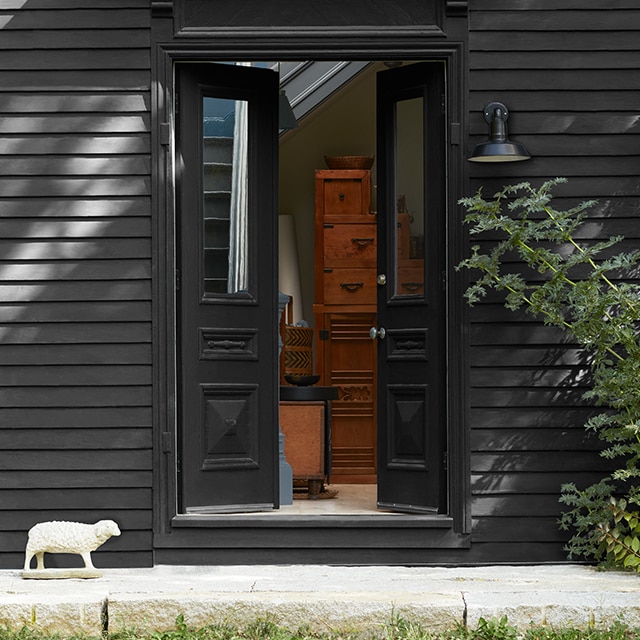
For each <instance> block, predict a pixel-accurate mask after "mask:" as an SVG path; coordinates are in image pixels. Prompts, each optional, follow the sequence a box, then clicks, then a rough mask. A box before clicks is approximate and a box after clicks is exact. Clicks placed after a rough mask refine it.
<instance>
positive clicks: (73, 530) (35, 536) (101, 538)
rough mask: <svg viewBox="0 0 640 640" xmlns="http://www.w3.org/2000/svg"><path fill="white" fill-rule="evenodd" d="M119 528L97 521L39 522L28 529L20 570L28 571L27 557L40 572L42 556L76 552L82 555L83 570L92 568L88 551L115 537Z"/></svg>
mask: <svg viewBox="0 0 640 640" xmlns="http://www.w3.org/2000/svg"><path fill="white" fill-rule="evenodd" d="M119 535H120V529H119V528H118V525H117V524H116V523H115V522H114V521H113V520H100V521H99V522H96V523H95V524H83V523H82V522H63V521H59V520H54V521H52V522H41V523H40V524H37V525H35V526H34V527H32V528H31V529H30V530H29V539H28V541H27V549H26V552H25V559H24V570H25V571H29V567H30V565H31V558H33V556H35V557H36V561H37V563H38V566H37V569H38V570H43V569H44V554H45V553H77V554H79V555H80V556H82V559H83V560H84V566H85V568H86V569H94V568H95V567H94V566H93V563H92V562H91V552H92V551H95V550H96V549H97V548H98V547H99V546H100V545H101V544H104V543H105V542H106V541H107V540H108V539H109V538H110V537H111V536H119Z"/></svg>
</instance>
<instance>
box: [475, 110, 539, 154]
mask: <svg viewBox="0 0 640 640" xmlns="http://www.w3.org/2000/svg"><path fill="white" fill-rule="evenodd" d="M508 117H509V110H508V109H507V107H505V105H504V104H502V102H490V103H489V104H488V105H487V106H486V107H485V108H484V119H485V120H486V121H487V123H488V124H489V125H491V133H490V134H489V140H487V141H486V142H481V143H480V144H477V145H476V146H475V148H474V149H473V151H472V152H471V155H470V156H469V160H471V161H472V162H518V161H519V160H529V158H531V156H530V155H529V152H528V151H527V148H526V147H525V146H524V145H523V144H521V143H519V142H512V141H511V140H509V138H508V137H507V118H508Z"/></svg>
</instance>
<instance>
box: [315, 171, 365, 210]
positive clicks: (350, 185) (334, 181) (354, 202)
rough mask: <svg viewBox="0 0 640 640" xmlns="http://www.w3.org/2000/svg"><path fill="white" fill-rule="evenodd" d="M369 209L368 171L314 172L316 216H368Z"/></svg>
mask: <svg viewBox="0 0 640 640" xmlns="http://www.w3.org/2000/svg"><path fill="white" fill-rule="evenodd" d="M370 208H371V173H370V172H369V171H361V170H354V171H323V170H317V171H316V212H317V214H318V215H325V216H326V215H348V214H351V215H353V214H355V215H361V214H365V213H366V214H368V213H369V209H370Z"/></svg>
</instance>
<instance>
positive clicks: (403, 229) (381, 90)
mask: <svg viewBox="0 0 640 640" xmlns="http://www.w3.org/2000/svg"><path fill="white" fill-rule="evenodd" d="M377 91H378V97H377V113H378V150H377V159H378V237H379V239H380V240H379V243H378V291H377V300H378V327H379V328H378V331H377V332H374V333H375V335H376V336H377V337H376V339H377V340H378V402H379V405H378V409H379V410H378V446H379V451H378V505H379V507H380V508H385V509H393V510H399V511H417V512H443V511H445V510H446V508H447V507H446V473H445V462H444V453H445V443H446V416H445V393H446V388H445V375H446V368H445V344H446V334H445V328H446V325H445V292H444V288H443V284H442V283H443V277H442V276H443V273H444V268H445V243H444V237H445V236H444V231H445V213H446V208H445V202H446V200H445V194H446V190H445V166H446V157H445V131H446V115H445V106H444V105H445V103H444V99H445V65H444V63H443V62H423V63H419V64H413V65H408V66H406V67H399V68H396V69H390V70H388V71H383V72H381V73H379V74H378V88H377ZM381 275H383V276H384V277H383V278H381V277H380V276H381ZM380 328H384V331H381V330H380Z"/></svg>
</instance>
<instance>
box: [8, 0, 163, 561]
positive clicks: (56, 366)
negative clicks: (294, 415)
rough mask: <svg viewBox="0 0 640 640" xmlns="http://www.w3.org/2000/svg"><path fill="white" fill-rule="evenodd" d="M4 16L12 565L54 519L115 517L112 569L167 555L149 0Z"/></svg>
mask: <svg viewBox="0 0 640 640" xmlns="http://www.w3.org/2000/svg"><path fill="white" fill-rule="evenodd" d="M0 23H1V24H2V37H1V38H0V137H1V138H2V142H1V143H0V303H1V307H0V309H1V315H0V364H1V365H2V366H1V367H0V505H1V509H0V567H1V568H16V567H20V566H21V565H22V558H23V552H24V548H25V543H26V531H27V530H28V529H29V528H30V527H31V526H32V525H33V524H35V523H36V522H40V521H43V520H50V519H71V520H80V521H84V522H94V521H96V520H98V519H101V518H112V519H114V520H116V521H117V522H118V523H119V525H120V527H121V529H122V536H121V537H120V538H114V539H112V540H110V541H109V542H108V543H107V544H106V545H105V547H103V550H102V551H98V552H97V554H96V557H95V562H96V565H97V566H132V565H137V566H144V565H149V564H150V563H151V550H150V549H151V521H152V517H151V508H152V503H151V476H152V474H151V344H150V340H151V325H150V323H151V300H150V289H151V286H150V277H151V267H150V246H151V239H150V177H149V175H150V155H149V150H150V143H149V119H150V115H149V85H150V80H149V78H150V71H149V54H150V52H149V40H150V37H149V23H150V16H149V2H148V0H91V1H89V2H80V3H79V2H77V1H75V0H26V1H24V0H20V1H18V0H16V1H15V2H11V1H9V2H4V3H2V7H1V8H0ZM66 562H67V559H65V563H66ZM55 563H56V556H51V558H50V559H48V565H51V566H55ZM67 566H68V565H67Z"/></svg>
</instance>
